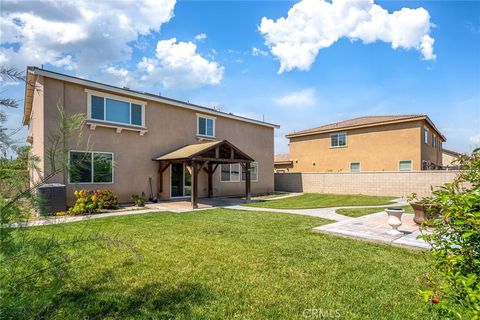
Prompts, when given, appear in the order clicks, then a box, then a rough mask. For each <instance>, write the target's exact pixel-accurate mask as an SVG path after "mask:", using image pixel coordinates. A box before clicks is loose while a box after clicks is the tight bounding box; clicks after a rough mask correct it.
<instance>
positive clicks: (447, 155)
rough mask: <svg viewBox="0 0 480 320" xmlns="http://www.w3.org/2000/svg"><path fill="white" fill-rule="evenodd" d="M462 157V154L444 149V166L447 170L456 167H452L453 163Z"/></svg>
mask: <svg viewBox="0 0 480 320" xmlns="http://www.w3.org/2000/svg"><path fill="white" fill-rule="evenodd" d="M461 155H462V154H461V153H458V152H455V151H452V150H448V149H442V165H443V166H444V167H447V168H448V167H452V166H455V165H452V162H453V161H455V160H457V158H458V157H459V156H461Z"/></svg>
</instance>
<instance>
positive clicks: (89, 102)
mask: <svg viewBox="0 0 480 320" xmlns="http://www.w3.org/2000/svg"><path fill="white" fill-rule="evenodd" d="M85 92H86V93H87V121H88V120H91V121H96V122H101V123H106V124H112V125H118V126H122V127H123V126H128V127H134V128H139V129H145V107H146V105H147V102H146V101H141V100H137V99H131V98H127V97H123V96H118V95H114V94H111V93H106V92H101V91H96V90H91V89H85ZM92 96H97V97H101V98H103V115H104V119H103V120H102V119H95V118H92ZM106 99H113V100H119V101H123V102H128V103H129V104H130V110H129V122H132V104H137V105H140V106H141V107H142V121H141V124H140V125H138V124H132V123H124V122H116V121H110V120H106V117H107V100H106Z"/></svg>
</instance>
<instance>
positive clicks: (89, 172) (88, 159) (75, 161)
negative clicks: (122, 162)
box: [68, 150, 114, 184]
mask: <svg viewBox="0 0 480 320" xmlns="http://www.w3.org/2000/svg"><path fill="white" fill-rule="evenodd" d="M68 163H69V173H68V183H70V184H82V183H88V184H92V183H113V167H114V158H113V153H112V152H99V151H78V150H71V151H70V152H69V154H68Z"/></svg>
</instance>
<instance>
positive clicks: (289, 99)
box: [274, 88, 316, 108]
mask: <svg viewBox="0 0 480 320" xmlns="http://www.w3.org/2000/svg"><path fill="white" fill-rule="evenodd" d="M274 101H275V103H276V104H278V105H281V106H288V107H297V108H302V107H310V106H312V105H314V104H315V102H316V98H315V89H314V88H308V89H303V90H300V91H296V92H291V93H289V94H287V95H285V96H282V97H279V98H276V99H274Z"/></svg>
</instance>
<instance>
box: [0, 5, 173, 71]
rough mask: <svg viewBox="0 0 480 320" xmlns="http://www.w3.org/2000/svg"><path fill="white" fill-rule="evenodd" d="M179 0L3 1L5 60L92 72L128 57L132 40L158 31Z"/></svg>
mask: <svg viewBox="0 0 480 320" xmlns="http://www.w3.org/2000/svg"><path fill="white" fill-rule="evenodd" d="M174 6H175V0H160V1H159V0H144V1H135V0H128V1H89V0H65V1H49V0H41V1H37V2H35V3H32V2H30V1H14V0H5V1H2V13H1V16H0V28H1V34H2V38H1V44H2V45H3V46H4V47H3V48H2V59H1V60H2V62H3V63H5V64H8V65H10V66H15V67H17V68H20V69H23V68H25V66H26V65H40V64H51V65H53V66H56V67H62V68H65V69H78V70H80V69H81V70H82V72H83V73H87V72H89V71H90V72H94V71H96V70H98V69H99V67H102V66H105V65H107V64H111V63H113V62H116V61H122V60H126V59H128V58H130V55H131V50H132V49H131V47H130V46H129V43H130V42H132V41H136V40H137V39H138V37H139V36H141V35H147V34H149V33H150V32H152V31H159V30H160V27H161V25H162V24H164V23H166V22H168V21H169V20H170V19H171V18H172V17H173V8H174Z"/></svg>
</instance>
